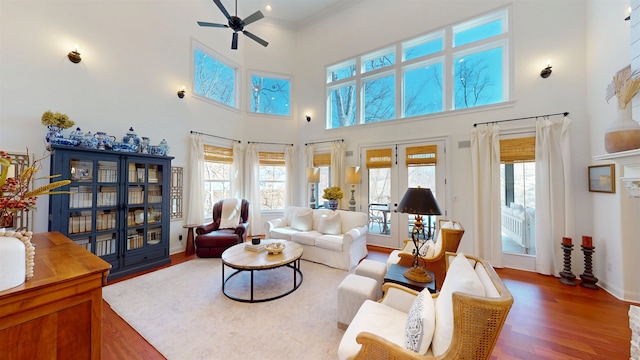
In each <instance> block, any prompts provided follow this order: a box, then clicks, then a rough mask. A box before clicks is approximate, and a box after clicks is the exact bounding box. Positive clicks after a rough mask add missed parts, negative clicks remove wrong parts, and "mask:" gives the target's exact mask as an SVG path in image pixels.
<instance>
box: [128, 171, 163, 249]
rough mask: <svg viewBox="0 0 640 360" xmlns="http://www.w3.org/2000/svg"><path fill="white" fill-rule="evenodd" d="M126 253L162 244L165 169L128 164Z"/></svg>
mask: <svg viewBox="0 0 640 360" xmlns="http://www.w3.org/2000/svg"><path fill="white" fill-rule="evenodd" d="M127 169H128V174H127V180H128V182H127V184H128V185H127V189H128V190H127V242H126V250H127V251H131V250H136V249H141V248H144V247H147V246H153V245H156V244H159V243H160V242H161V241H162V204H163V197H162V191H163V188H162V187H163V185H162V184H163V182H162V181H163V178H162V176H163V166H162V165H159V164H153V163H145V162H138V161H132V162H129V163H128V164H127Z"/></svg>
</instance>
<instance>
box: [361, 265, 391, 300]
mask: <svg viewBox="0 0 640 360" xmlns="http://www.w3.org/2000/svg"><path fill="white" fill-rule="evenodd" d="M386 274H387V265H386V264H385V263H383V262H380V261H374V260H369V259H364V260H362V261H360V264H358V266H356V275H361V276H366V277H368V278H371V279H374V280H375V281H376V282H377V283H378V286H377V291H376V298H375V299H374V300H378V299H380V298H381V297H382V284H383V283H384V276H385V275H386Z"/></svg>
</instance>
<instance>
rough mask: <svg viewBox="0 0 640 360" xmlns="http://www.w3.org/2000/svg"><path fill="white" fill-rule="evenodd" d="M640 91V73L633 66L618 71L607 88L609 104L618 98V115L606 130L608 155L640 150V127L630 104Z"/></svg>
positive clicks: (606, 97) (605, 140) (605, 141)
mask: <svg viewBox="0 0 640 360" xmlns="http://www.w3.org/2000/svg"><path fill="white" fill-rule="evenodd" d="M638 91H640V72H639V71H638V70H631V65H629V66H627V67H625V68H624V69H622V70H620V71H618V72H617V73H616V74H615V75H614V76H613V80H612V81H611V83H610V84H609V86H607V94H606V96H605V99H606V100H607V102H609V100H611V98H613V97H614V96H615V97H617V98H618V115H617V117H616V119H615V120H614V121H611V122H609V124H608V125H607V127H606V129H605V135H604V147H605V150H606V151H607V152H608V153H613V152H618V151H625V150H633V149H638V148H640V125H639V124H638V123H637V122H636V121H635V120H633V118H632V116H631V106H629V103H630V102H631V100H633V98H634V97H635V96H636V94H637V93H638Z"/></svg>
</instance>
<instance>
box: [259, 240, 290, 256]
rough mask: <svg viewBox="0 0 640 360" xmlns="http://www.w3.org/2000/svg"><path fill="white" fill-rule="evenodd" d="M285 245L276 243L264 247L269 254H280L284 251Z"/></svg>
mask: <svg viewBox="0 0 640 360" xmlns="http://www.w3.org/2000/svg"><path fill="white" fill-rule="evenodd" d="M284 246H285V244H284V243H281V242H274V243H270V244H267V245H265V246H264V248H265V249H266V250H267V252H268V253H269V254H280V253H281V252H282V250H284Z"/></svg>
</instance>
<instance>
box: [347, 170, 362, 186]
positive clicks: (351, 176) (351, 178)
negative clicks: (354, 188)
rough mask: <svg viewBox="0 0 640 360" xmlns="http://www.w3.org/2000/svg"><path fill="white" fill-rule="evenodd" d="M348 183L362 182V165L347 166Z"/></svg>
mask: <svg viewBox="0 0 640 360" xmlns="http://www.w3.org/2000/svg"><path fill="white" fill-rule="evenodd" d="M346 180H347V184H349V185H354V184H360V166H349V167H348V168H347V179H346Z"/></svg>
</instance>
